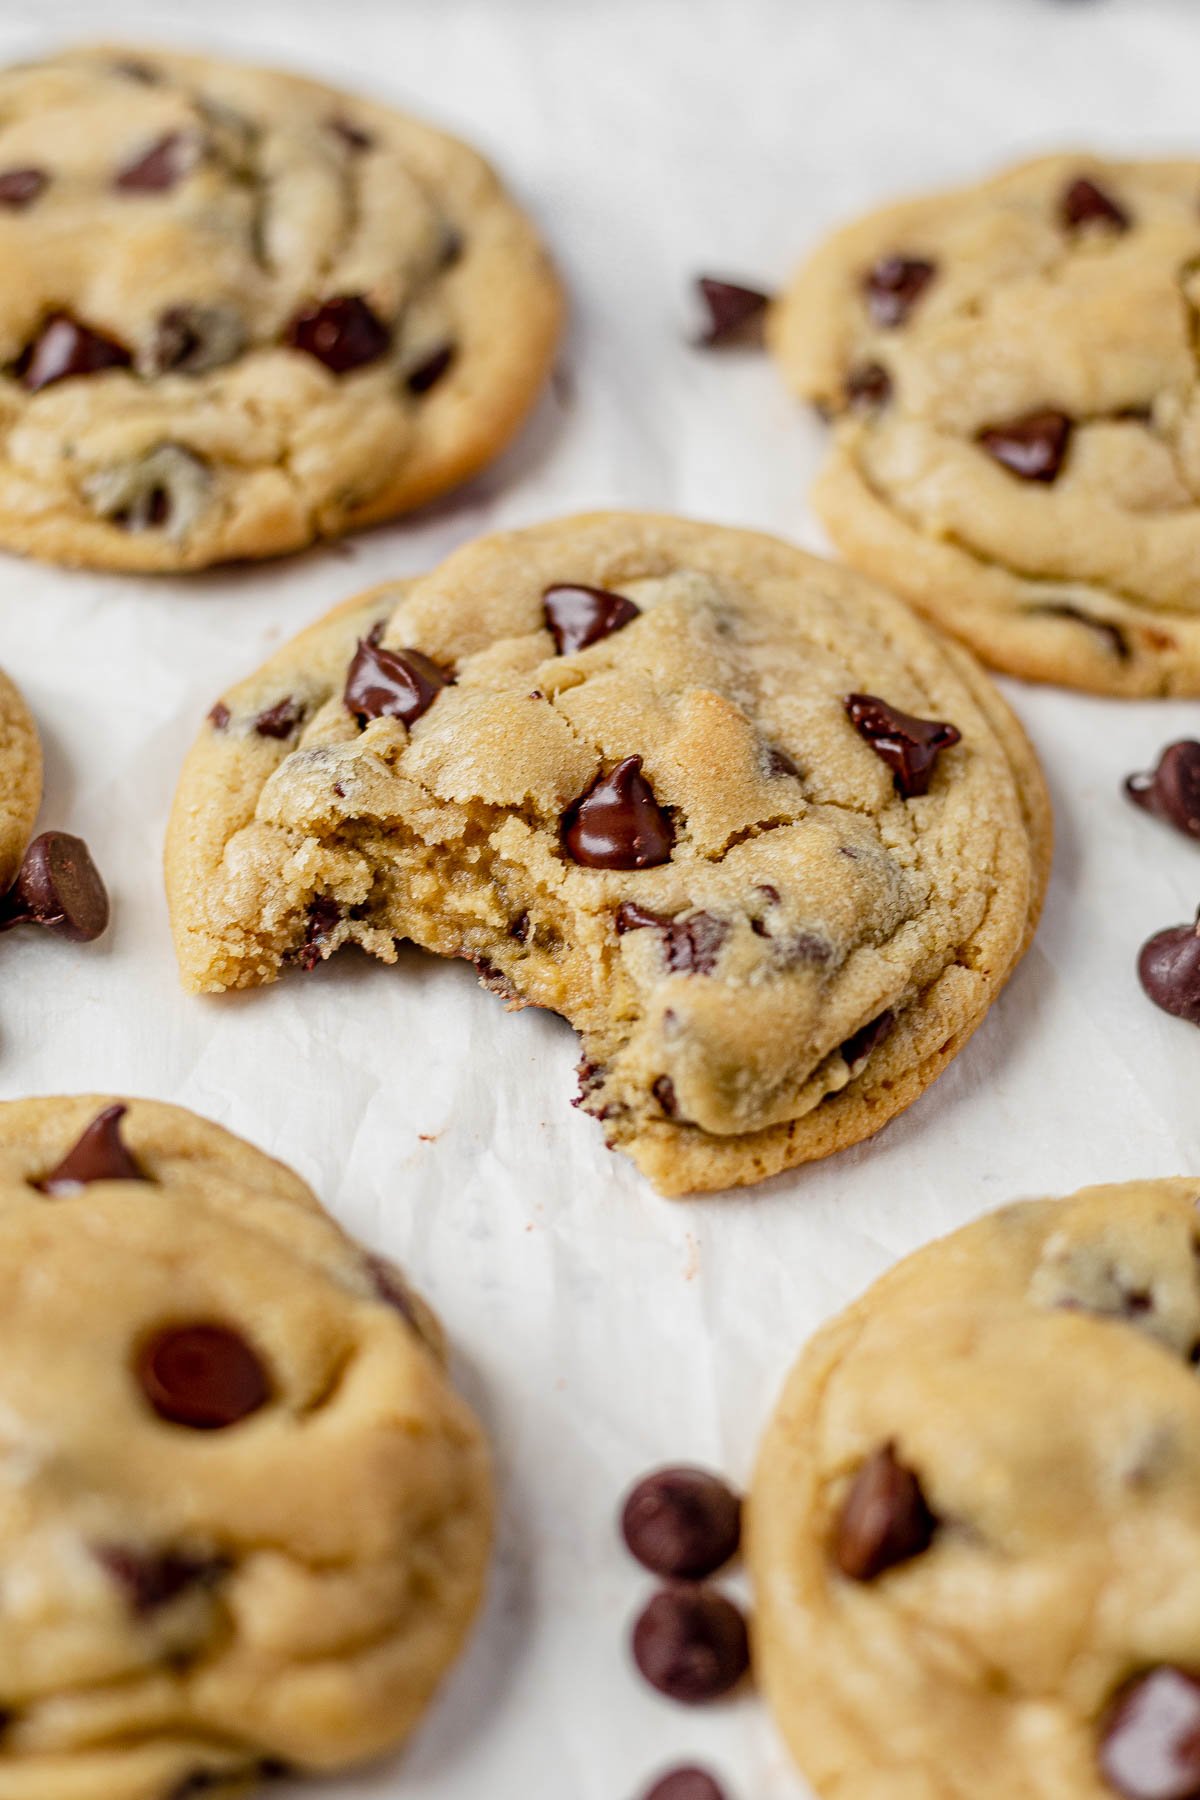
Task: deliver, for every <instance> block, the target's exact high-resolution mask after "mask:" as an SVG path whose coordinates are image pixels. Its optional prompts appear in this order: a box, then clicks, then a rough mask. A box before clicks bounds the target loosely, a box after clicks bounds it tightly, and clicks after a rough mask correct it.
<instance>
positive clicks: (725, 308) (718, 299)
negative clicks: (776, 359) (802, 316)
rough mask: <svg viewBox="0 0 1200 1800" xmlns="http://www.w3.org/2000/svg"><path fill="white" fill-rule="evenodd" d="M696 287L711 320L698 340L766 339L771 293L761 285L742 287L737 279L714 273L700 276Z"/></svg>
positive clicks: (706, 342) (710, 343) (708, 342)
mask: <svg viewBox="0 0 1200 1800" xmlns="http://www.w3.org/2000/svg"><path fill="white" fill-rule="evenodd" d="M696 289H697V291H698V293H699V295H700V298H701V300H702V301H703V302H704V306H705V309H706V311H707V313H708V324H707V325H706V326H705V328H704V330H703V331H702V332H701V333H700V336H699V337H698V338H697V340H696V342H697V343H698V344H703V345H704V346H705V347H707V348H711V347H712V346H714V345H716V344H732V343H753V344H761V343H762V335H763V332H762V328H763V321H764V319H765V318H766V312H767V308H768V306H770V304H771V296H770V294H764V293H763V292H762V290H761V289H760V288H749V287H739V285H738V284H737V282H734V281H716V280H714V279H713V277H712V276H710V275H698V276H697V277H696Z"/></svg>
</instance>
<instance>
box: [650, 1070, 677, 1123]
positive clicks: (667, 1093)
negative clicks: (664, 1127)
mask: <svg viewBox="0 0 1200 1800" xmlns="http://www.w3.org/2000/svg"><path fill="white" fill-rule="evenodd" d="M650 1092H651V1093H652V1094H653V1095H654V1098H655V1099H656V1100H657V1101H658V1104H659V1105H660V1106H661V1107H662V1109H663V1111H664V1112H665V1113H666V1115H667V1117H668V1119H678V1118H679V1117H680V1116H681V1115H680V1111H679V1101H678V1099H677V1098H676V1095H675V1083H674V1082H673V1081H672V1080H671V1077H670V1076H669V1075H660V1076H659V1077H658V1079H657V1080H656V1081H654V1082H652V1083H651V1087H650Z"/></svg>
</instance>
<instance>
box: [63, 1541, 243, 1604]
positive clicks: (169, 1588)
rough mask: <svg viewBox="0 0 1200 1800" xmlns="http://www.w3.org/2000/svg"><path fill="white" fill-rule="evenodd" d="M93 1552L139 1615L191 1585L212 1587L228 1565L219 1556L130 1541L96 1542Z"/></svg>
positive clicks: (175, 1596) (166, 1602)
mask: <svg viewBox="0 0 1200 1800" xmlns="http://www.w3.org/2000/svg"><path fill="white" fill-rule="evenodd" d="M93 1554H94V1556H95V1557H96V1560H97V1561H98V1562H100V1563H102V1564H103V1566H104V1567H105V1568H106V1569H107V1570H108V1573H109V1574H110V1575H111V1576H112V1578H113V1580H114V1581H115V1582H116V1583H117V1585H118V1586H119V1587H121V1588H123V1589H124V1591H125V1594H126V1596H127V1598H128V1601H129V1605H130V1608H131V1610H132V1611H133V1612H134V1613H136V1614H137V1615H138V1616H139V1617H145V1616H146V1615H147V1614H148V1613H153V1612H157V1611H158V1609H159V1607H161V1606H167V1605H169V1604H170V1602H171V1601H172V1600H174V1599H176V1598H177V1597H178V1596H179V1595H180V1594H182V1593H183V1592H184V1591H185V1590H186V1589H188V1588H194V1587H212V1586H213V1585H214V1583H216V1582H217V1581H219V1580H220V1578H221V1577H222V1575H224V1574H225V1573H226V1572H227V1570H228V1568H229V1564H228V1563H227V1562H225V1561H224V1560H223V1559H222V1558H221V1557H216V1556H189V1555H187V1554H185V1553H184V1552H182V1551H179V1550H143V1549H139V1548H136V1547H134V1546H132V1545H129V1544H97V1545H95V1546H94V1549H93Z"/></svg>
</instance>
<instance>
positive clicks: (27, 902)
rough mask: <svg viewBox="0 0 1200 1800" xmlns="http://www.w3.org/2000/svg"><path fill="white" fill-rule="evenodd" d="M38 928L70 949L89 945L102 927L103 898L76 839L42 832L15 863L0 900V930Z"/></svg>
mask: <svg viewBox="0 0 1200 1800" xmlns="http://www.w3.org/2000/svg"><path fill="white" fill-rule="evenodd" d="M14 925H43V926H45V928H46V929H47V930H48V931H53V932H55V933H57V935H58V936H59V937H64V938H68V939H70V941H71V942H72V943H75V944H90V943H91V941H92V940H93V938H98V937H99V936H100V934H101V933H102V932H103V931H104V930H105V928H106V927H107V925H108V894H107V892H106V891H105V887H104V883H103V881H102V880H101V878H100V871H99V870H98V869H97V867H96V865H95V863H94V862H93V861H92V857H91V852H90V851H89V849H88V847H87V845H86V844H85V843H84V841H83V839H82V838H77V837H72V836H71V834H70V832H68V831H44V832H43V833H42V834H41V836H40V837H36V838H34V840H33V842H32V844H30V846H29V848H28V850H26V852H25V855H24V856H23V857H22V859H21V867H20V870H19V871H18V873H17V879H16V881H15V882H14V883H13V886H12V887H11V888H10V889H9V891H8V893H7V894H5V895H4V896H3V898H2V899H0V931H8V930H10V929H11V927H12V926H14Z"/></svg>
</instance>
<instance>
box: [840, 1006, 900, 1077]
mask: <svg viewBox="0 0 1200 1800" xmlns="http://www.w3.org/2000/svg"><path fill="white" fill-rule="evenodd" d="M895 1023H896V1015H895V1013H894V1012H881V1013H880V1015H879V1017H878V1018H877V1019H871V1020H870V1021H869V1023H868V1024H866V1025H863V1026H862V1027H861V1028H860V1029H859V1030H858V1031H856V1032H854V1033H853V1035H852V1036H850V1037H848V1038H847V1039H846V1041H845V1043H844V1044H843V1045H842V1046H841V1049H840V1054H841V1056H842V1057H843V1058H844V1059H845V1061H846V1062H847V1063H848V1064H849V1067H850V1069H851V1071H852V1072H853V1073H854V1074H857V1073H858V1070H859V1068H860V1067H861V1065H862V1064H863V1063H865V1062H866V1060H867V1058H868V1056H870V1054H871V1052H872V1050H877V1049H878V1048H879V1046H880V1044H882V1043H883V1041H884V1039H885V1038H888V1037H890V1036H891V1034H892V1028H893V1026H894V1025H895Z"/></svg>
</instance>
